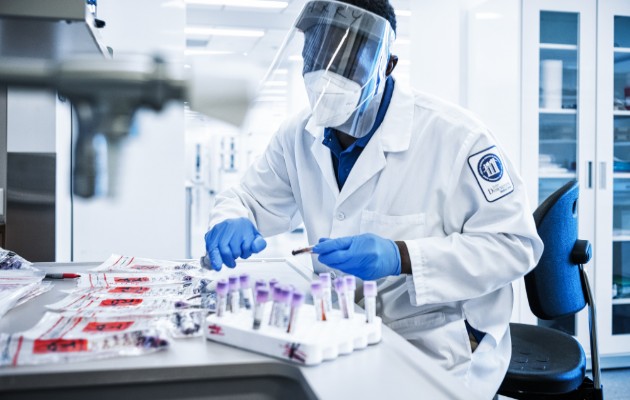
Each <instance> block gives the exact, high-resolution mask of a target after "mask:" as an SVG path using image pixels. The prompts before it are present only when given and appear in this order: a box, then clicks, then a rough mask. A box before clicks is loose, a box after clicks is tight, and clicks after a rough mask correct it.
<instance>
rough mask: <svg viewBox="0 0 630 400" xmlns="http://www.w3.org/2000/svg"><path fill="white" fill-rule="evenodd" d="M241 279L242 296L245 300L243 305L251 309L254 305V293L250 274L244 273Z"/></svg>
mask: <svg viewBox="0 0 630 400" xmlns="http://www.w3.org/2000/svg"><path fill="white" fill-rule="evenodd" d="M239 281H240V284H241V298H242V300H243V306H244V307H245V309H247V310H251V309H252V306H253V305H254V294H253V292H252V287H251V285H250V281H249V275H248V274H242V275H241V276H240V277H239Z"/></svg>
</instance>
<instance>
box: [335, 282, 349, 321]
mask: <svg viewBox="0 0 630 400" xmlns="http://www.w3.org/2000/svg"><path fill="white" fill-rule="evenodd" d="M334 285H335V291H336V292H337V298H338V299H339V309H340V310H341V315H343V317H344V318H348V302H347V300H346V281H345V280H344V279H343V278H337V279H335V282H334Z"/></svg>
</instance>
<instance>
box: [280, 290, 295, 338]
mask: <svg viewBox="0 0 630 400" xmlns="http://www.w3.org/2000/svg"><path fill="white" fill-rule="evenodd" d="M292 297H293V290H292V289H291V288H289V287H288V286H282V287H281V288H280V312H279V313H278V314H276V317H277V319H276V326H277V327H279V328H283V329H285V330H286V329H287V327H288V326H289V317H290V315H291V298H292Z"/></svg>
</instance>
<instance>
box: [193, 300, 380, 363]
mask: <svg viewBox="0 0 630 400" xmlns="http://www.w3.org/2000/svg"><path fill="white" fill-rule="evenodd" d="M270 313H271V311H270V309H269V307H266V309H265V313H264V315H263V323H262V324H261V326H260V328H259V329H258V330H254V329H253V322H254V317H253V313H252V311H251V310H241V311H240V312H238V313H226V314H225V315H224V316H222V317H218V316H217V315H216V314H210V315H209V316H208V317H207V318H206V325H205V327H206V339H208V340H212V341H215V342H219V343H224V344H227V345H230V346H235V347H239V348H242V349H245V350H250V351H253V352H256V353H262V354H266V355H269V356H272V357H277V358H280V359H283V360H288V361H291V362H294V363H298V364H301V365H317V364H320V363H322V362H323V361H328V360H334V359H336V358H337V357H339V356H340V355H346V354H351V353H352V352H353V351H355V350H360V349H364V348H365V347H367V346H368V345H372V344H376V343H378V342H380V341H381V337H382V330H381V326H382V322H381V319H380V318H379V317H375V319H374V321H373V322H371V323H366V322H365V314H363V313H358V312H357V313H354V314H353V317H352V318H351V319H348V318H343V317H342V315H341V312H340V311H339V310H332V311H331V312H329V313H328V315H327V318H326V321H317V320H316V318H315V307H313V306H312V305H309V304H304V305H303V306H302V307H301V309H300V314H299V316H298V318H297V323H296V325H295V331H294V332H291V333H288V332H286V331H285V330H283V329H281V328H278V327H275V326H271V325H268V324H267V322H268V321H269V317H270Z"/></svg>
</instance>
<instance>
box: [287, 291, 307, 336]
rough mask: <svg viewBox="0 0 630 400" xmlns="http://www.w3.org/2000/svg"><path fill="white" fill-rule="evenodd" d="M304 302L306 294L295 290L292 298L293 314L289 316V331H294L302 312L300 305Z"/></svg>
mask: <svg viewBox="0 0 630 400" xmlns="http://www.w3.org/2000/svg"><path fill="white" fill-rule="evenodd" d="M302 304H304V295H303V294H302V293H300V292H298V291H295V292H293V296H292V298H291V314H290V316H289V326H288V327H287V332H289V333H293V332H295V329H296V327H297V319H298V315H299V313H300V307H302Z"/></svg>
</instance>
